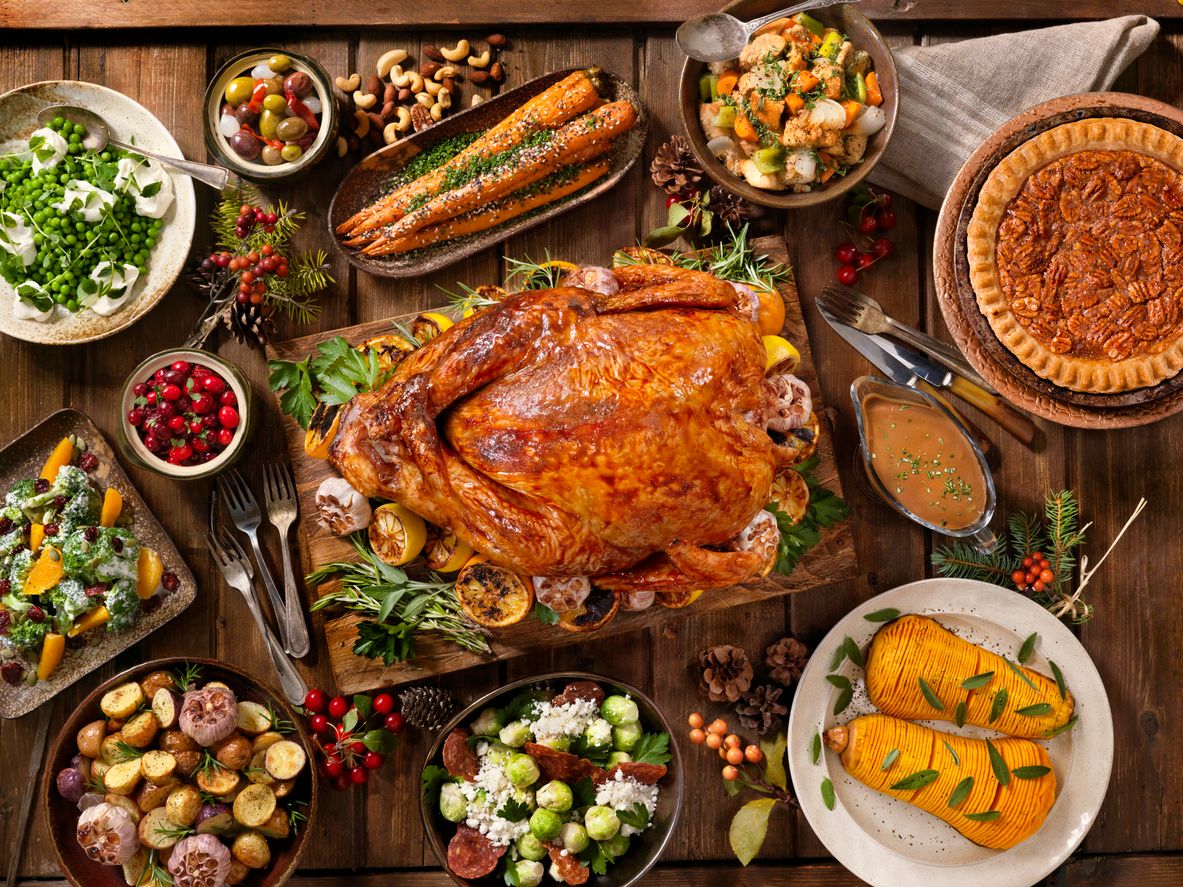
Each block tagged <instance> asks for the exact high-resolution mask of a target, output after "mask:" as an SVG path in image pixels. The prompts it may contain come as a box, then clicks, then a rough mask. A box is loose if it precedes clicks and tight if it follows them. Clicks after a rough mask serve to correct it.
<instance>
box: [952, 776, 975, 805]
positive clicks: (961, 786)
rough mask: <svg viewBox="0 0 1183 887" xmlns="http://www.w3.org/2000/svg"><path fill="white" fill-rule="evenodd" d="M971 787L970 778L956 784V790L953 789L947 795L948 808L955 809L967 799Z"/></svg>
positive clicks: (972, 779)
mask: <svg viewBox="0 0 1183 887" xmlns="http://www.w3.org/2000/svg"><path fill="white" fill-rule="evenodd" d="M973 787H974V778H973V777H972V776H967V777H965V779H963V780H961V782H959V783H957V786H956V788H954V789H953V793H952V794H951V795H949V806H950V807H956V806H957V805H958V804H960V803H961V802H962V801H964V800H965V799H966V798H968V797H969V793H970V792H971V791H973Z"/></svg>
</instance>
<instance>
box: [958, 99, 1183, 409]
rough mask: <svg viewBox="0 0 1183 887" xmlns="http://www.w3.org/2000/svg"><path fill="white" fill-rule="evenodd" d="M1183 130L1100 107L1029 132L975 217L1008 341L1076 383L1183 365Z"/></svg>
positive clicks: (1061, 380) (1112, 385)
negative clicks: (1090, 114)
mask: <svg viewBox="0 0 1183 887" xmlns="http://www.w3.org/2000/svg"><path fill="white" fill-rule="evenodd" d="M1179 170H1183V139H1180V138H1179V137H1177V136H1175V135H1172V134H1171V133H1169V132H1167V131H1165V130H1163V129H1159V128H1158V127H1156V126H1152V125H1150V124H1147V123H1140V122H1137V121H1133V120H1126V119H1121V118H1109V117H1099V118H1091V119H1088V120H1081V121H1077V122H1074V123H1067V124H1064V125H1062V126H1058V127H1055V128H1054V129H1050V130H1047V131H1045V132H1043V133H1041V134H1040V135H1038V136H1036V137H1035V138H1033V139H1031V140H1029V141H1027V142H1025V143H1024V144H1022V145H1020V146H1019V147H1018V148H1016V149H1015V150H1014V151H1013V152H1011V153H1010V154H1009V155H1007V156H1006V157H1005V158H1003V160H1002V161H1001V162H1000V163H999V164H998V166H996V167H995V168H994V170H993V171H992V172H991V173H990V175H989V177H988V178H987V179H986V182H985V184H984V185H983V186H982V190H981V193H980V194H979V196H978V203H977V206H976V207H975V208H974V214H973V218H972V220H971V221H970V224H969V230H968V238H967V247H968V257H969V270H970V280H971V282H972V284H973V288H974V293H975V294H976V296H977V301H978V307H979V309H980V310H981V311H982V314H983V315H984V316H985V317H986V319H987V320H988V321H989V323H990V326H991V327H992V328H993V330H994V333H995V335H997V336H998V338H999V340H1000V341H1001V342H1002V343H1003V344H1004V345H1005V346H1006V347H1007V348H1008V349H1009V350H1010V351H1011V352H1012V353H1013V354H1014V355H1015V356H1016V357H1017V358H1018V359H1019V360H1020V361H1021V362H1022V363H1023V364H1024V365H1026V366H1027V367H1029V368H1030V369H1031V370H1033V371H1034V372H1035V373H1037V374H1038V375H1039V376H1041V377H1043V378H1045V379H1048V380H1049V381H1051V382H1053V383H1055V384H1056V385H1060V386H1062V387H1064V388H1070V389H1073V390H1076V391H1087V392H1093V393H1102V394H1104V393H1116V392H1121V391H1128V390H1130V389H1133V388H1142V387H1146V386H1152V385H1157V384H1158V383H1160V382H1162V381H1164V380H1166V379H1169V378H1171V377H1172V376H1174V375H1176V374H1177V373H1178V372H1179V370H1180V369H1183V174H1181V173H1180V172H1179Z"/></svg>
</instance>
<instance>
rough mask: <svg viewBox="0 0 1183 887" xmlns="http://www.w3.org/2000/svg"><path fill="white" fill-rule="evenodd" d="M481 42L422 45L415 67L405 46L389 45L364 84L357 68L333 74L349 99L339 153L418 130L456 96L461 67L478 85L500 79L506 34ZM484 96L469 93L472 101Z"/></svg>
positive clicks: (436, 117)
mask: <svg viewBox="0 0 1183 887" xmlns="http://www.w3.org/2000/svg"><path fill="white" fill-rule="evenodd" d="M484 43H485V47H484V48H483V49H482V50H481V51H480V52H478V51H477V49H478V45H477V44H475V43H470V42H469V41H468V40H466V39H461V40H459V41H457V43H456V44H455V45H454V46H445V47H438V46H434V45H428V46H424V47H423V59H422V61H421V63H420V65H419V67H418V69H416V68H415V67H414V65H413V64H412V65H408V64H407V62H408V60H410V58H411V56H410V53H408V52H407V50H405V49H391V50H388V51H387V52H384V53H383V54H382V55H381V56H380V57H379V58H378V61H377V62H376V63H375V66H374V69H375V73H373V74H371V75H370V76H369V77H367V78H366V80H365V82H364V83H363V82H362V77H361V75H360V74H358V73H356V72H355V73H353V74H350V75H349V76H348V77H338V78H336V80H335V81H334V82H335V83H336V86H337V89H339V90H341V92H342V93H343V94H344V95H345V97H346V101H347V102H350V103H352V118H351V121H352V123H351V127H350V129H351V131H350V133H349V134H347V135H342V136H339V137H338V138H337V156H338V157H344V156H345V155H346V154H348V153H349V152H351V151H355V152H356V151H359V150H361V151H363V152H364V153H368V152H369V151H372V150H374V149H376V148H380V147H382V145H391V144H393V143H394V142H396V141H398V140H399V139H400V138H402V137H403V136H404V135H405V134H407V133H408V132H409V131H411V130H414V131H415V132H419V131H420V130H424V129H427V127H429V126H431V125H432V124H433V123H437V122H438V121H440V120H441V119H443V117H444V115H445V114H446V113H447V112H448V110H449V109H450V108H452V106H453V103H454V102H456V101H457V100H458V98H459V86H458V85H457V81H459V80H461V79H463V78H462V77H461V69H462V68H465V69H466V70H464V75H465V76H467V78H468V82H469V83H472V84H474V85H476V86H486V87H494V86H496V85H497V84H500V83H501V82H503V81H504V80H505V67H504V65H503V64H502V63H501V61H500V59H499V58H498V55H499V54H500V51H501V50H502V49H504V48H505V47H506V46H508V45H509V40H508V39H507V38H506V36H505V35H504V34H490V35H489V36H488V37H486V38H485V40H484ZM483 100H484V99H483V96H481V95H479V94H477V95H473V97H472V104H473V105H474V106H475V105H478V104H480V103H481V102H482V101H483ZM367 142H368V144H367Z"/></svg>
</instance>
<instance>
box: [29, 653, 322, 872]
mask: <svg viewBox="0 0 1183 887" xmlns="http://www.w3.org/2000/svg"><path fill="white" fill-rule="evenodd" d="M311 753H312V747H311V745H310V741H309V739H308V736H307V734H306V733H305V732H304V729H303V728H302V727H301V726H300V718H299V717H297V716H296V714H295V712H293V711H292V709H291V708H290V707H289V706H288V705H287V704H286V703H285V702H284V701H283V699H282V697H281V696H280V694H278V693H277V692H275V691H274V690H272V689H271V688H270V687H268V686H267V685H266V684H263V683H262V682H260V681H259V680H258V679H257V678H254V677H252V676H250V675H248V674H246V673H245V672H241V671H239V670H237V669H235V668H231V667H229V666H226V665H222V664H220V663H217V662H213V661H211V660H203V659H189V660H185V659H158V660H156V661H153V662H147V663H144V664H143V665H139V666H136V667H135V668H132V669H129V670H127V671H125V672H124V673H123V674H120V675H117V676H116V677H114V678H112V679H111V680H109V681H107V682H105V683H104V684H102V685H101V686H99V687H98V688H96V689H95V690H94V691H93V692H92V693H91V694H90V695H89V696H87V697H86V699H85V700H84V701H83V703H82V704H81V705H80V706H78V708H76V709H75V710H74V712H73V714H71V715H70V717H69V719H68V720H67V721H66V724H65V726H63V727H62V730H61V733H59V734H58V738H57V740H56V742H55V744H54V747H53V751H52V752H51V754H50V756H49V762H48V766H47V769H46V772H45V775H44V777H43V784H42V803H43V806H44V808H45V815H46V818H47V821H48V825H49V830H50V834H51V835H52V836H53V845H54V850H55V852H56V854H57V857H58V862H59V864H60V865H61V869H62V872H63V873H64V874H65V875H66V877H67V878H68V879H69V881H70V883H71V884H75V885H79V887H81V885H85V887H100V885H101V887H106V885H112V887H114V885H122V884H128V885H145V887H168V885H176V887H221V885H223V884H249V885H266V887H274V885H278V884H282V883H284V882H285V881H286V880H287V879H288V878H289V877H290V875H291V874H292V872H293V871H294V870H295V867H296V861H297V860H298V859H299V857H300V853H301V851H302V850H303V848H304V844H305V841H306V839H307V834H308V830H307V827H306V826H307V824H308V821H309V820H310V819H311V818H312V817H313V814H314V812H315V810H316V779H315V778H314V775H313V774H312V772H311V767H310V761H311Z"/></svg>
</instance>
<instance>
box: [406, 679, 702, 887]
mask: <svg viewBox="0 0 1183 887" xmlns="http://www.w3.org/2000/svg"><path fill="white" fill-rule="evenodd" d="M570 681H594V682H595V683H597V684H599V685H600V686H601V687H603V688H604V689H606V690H610V691H612V692H614V693H620V694H624V695H627V696H630V697H631V698H632V699H633V701H634V702H636V703H637V707H638V708H639V709H640V711H641V723H642V724H644V725H646V727H647V728H650V730H655V732H664V733H668V734H669V737H670V756H671V757H670V762H669V764H667V765H666V766H667V767H668V768H669V772H668V773H666V775H665V779H663V780H662V782H661V783H659V785H660V787H661V793H660V794H659V795H658V796H657V810H656V811H655V812H654V814H653V818H654V824H653V825H652V826H650V827H649V828H648V829H646V830H645V831H644V832H642V834H641V836H640V837H639V838H638V839H637V841H636V843H635V845H634V846H633V847H631V848H630V849H629V852H628V853H627V854H625V855H624V856H622V857H620V858H619V860H617V862H615V863H614V864H613V865H611V866H610V867H609V868H608V874H607V875H599V876H597V875H593V876H592V878H591V879H590V880H589V881H588V883H589V884H591V885H594V887H629V885H631V884H636V883H638V882H640V880H641V878H643V877H644V876H645V873H646V872H648V871H649V869H650V868H652V867H653V865H654V863H656V862H657V859H658V857H660V856H661V853H662V851H663V850H664V849H665V846H666V844H668V843H669V840H670V838H671V837H672V836H673V833H674V826H675V825H676V824H677V822H678V814H679V813H680V812H681V810H682V756H681V754H680V753H679V751H678V743H677V737H676V734H675V733H674V731H673V730H672V729H671V728H670V724H669V722H668V721H667V720H666V719H665V715H663V714H662V713H661V709H659V708H658V707H657V704H656V703H655V702H654V701H653V700H652V699H650V698H649V697H648V696H646V695H645V694H644V693H642V692H641V691H640V690H638V689H637V688H636V687H632V686H630V685H628V684H624V683H621V682H620V681H618V680H616V679H614V678H608V677H604V676H603V675H598V674H592V673H591V672H585V671H558V672H552V673H550V674H543V675H537V676H536V677H532V678H525V679H523V680H520V681H514V682H513V683H512V684H506V685H505V686H504V687H500V688H499V689H497V690H494V691H493V692H491V693H486V694H485V695H484V696H482V697H481V698H480V699H478V700H477V701H476V702H474V703H473V704H472V705H470V706H468V708H466V709H464V710H463V711H462V712H460V713H459V714H458V715H456V716H455V717H454V718H452V720H450V721H449V722H448V723H447V724H446V725H444V728H443V729H442V730H440V731H439V734H438V735H437V736H436V739H435V742H433V743H432V745H431V748H430V749H429V750H428V752H427V757H426V758H424V759H423V766H424V767H427V765H428V764H436V763H440V752H441V751H442V749H443V746H444V740H445V739H447V738H448V734H449V733H451V732H452V730H453V729H454V728H455V727H459V726H466V725H467V724H468V723H469V722H470V721H472V720H474V719H475V718H476V715H477V713H478V712H479V711H480V710H481V709H483V708H485V707H487V706H497V705H504V704H505V703H506V702H507V701H508V700H509V699H510V698H511V697H512V696H513V695H514V694H516V693H517V692H518V691H519V690H524V689H526V688H528V687H536V686H540V685H552V686H553V688H554V691H555V693H556V694H557V693H559V692H561V691H562V688H563V686H564V685H565V684H567V683H569V682H570ZM419 814H420V815H421V816H422V818H423V832H424V834H426V835H427V842H428V843H429V844H431V849H432V851H433V852H434V853H435V856H436V859H438V860H439V863H440V865H441V866H443V868H444V871H445V872H447V874H448V877H449V878H451V879H452V881H453V882H454V883H456V884H458V885H460V887H482V885H484V887H491V885H494V884H498V885H499V884H501V882H502V881H501V875H500V874H499V872H500V863H499V864H498V865H499V868H498V869H497V871H495V872H494V873H493V874H492V875H489V876H488V877H485V878H481V879H479V880H470V879H468V878H461V877H460V876H459V875H455V874H453V873H452V870H451V869H450V868H448V842H449V841H450V840H451V839H452V834H453V833H454V830H455V828H456V826H455V824H454V823H451V822H448V821H447V820H445V819H444V818H443V817H442V816H440V814H439V810H438V809H436V806H435V805H434V804H433V805H430V806H429V805H428V803H427V798H426V796H425V795H424V793H422V792H420V794H419ZM549 864H550V863H549V860H546V859H544V860H543V865H545V866H549ZM543 880H544V882H548V883H551V882H549V881H548V879H546V878H545V877H544V879H543Z"/></svg>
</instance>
